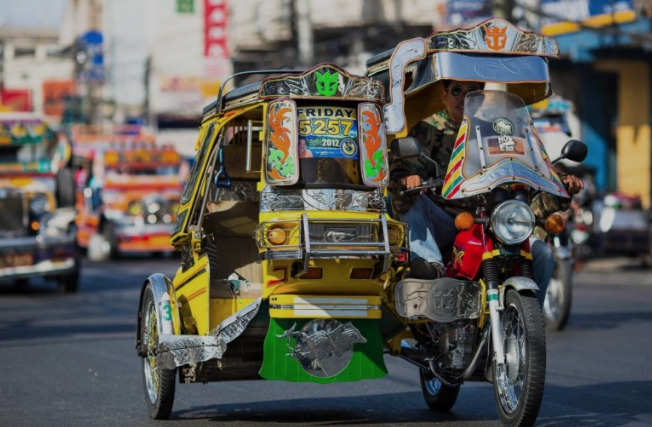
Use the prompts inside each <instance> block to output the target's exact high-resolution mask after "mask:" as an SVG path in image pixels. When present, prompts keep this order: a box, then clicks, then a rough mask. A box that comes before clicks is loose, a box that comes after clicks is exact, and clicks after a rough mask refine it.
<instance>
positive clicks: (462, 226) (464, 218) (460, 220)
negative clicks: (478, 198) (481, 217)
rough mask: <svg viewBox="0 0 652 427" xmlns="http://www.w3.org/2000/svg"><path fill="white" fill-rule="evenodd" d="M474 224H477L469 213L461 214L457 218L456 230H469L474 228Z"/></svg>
mask: <svg viewBox="0 0 652 427" xmlns="http://www.w3.org/2000/svg"><path fill="white" fill-rule="evenodd" d="M473 224H475V219H474V218H473V215H471V214H470V213H469V212H460V213H458V214H457V216H456V217H455V228H457V229H458V230H460V231H464V230H468V229H469V228H471V227H473Z"/></svg>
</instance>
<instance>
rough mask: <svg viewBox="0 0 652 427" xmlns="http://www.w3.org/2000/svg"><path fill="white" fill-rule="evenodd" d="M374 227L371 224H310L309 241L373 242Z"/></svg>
mask: <svg viewBox="0 0 652 427" xmlns="http://www.w3.org/2000/svg"><path fill="white" fill-rule="evenodd" d="M374 235H375V233H374V225H372V224H356V225H346V224H332V223H331V224H329V223H310V240H311V241H312V242H324V243H339V242H358V243H363V242H374V241H377V239H375V238H374Z"/></svg>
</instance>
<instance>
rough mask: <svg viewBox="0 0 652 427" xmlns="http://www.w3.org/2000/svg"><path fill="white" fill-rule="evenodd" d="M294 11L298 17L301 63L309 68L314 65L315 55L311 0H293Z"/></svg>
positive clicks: (298, 46) (298, 43)
mask: <svg viewBox="0 0 652 427" xmlns="http://www.w3.org/2000/svg"><path fill="white" fill-rule="evenodd" d="M292 13H293V14H294V16H295V17H296V19H295V23H296V38H297V50H298V51H299V64H300V65H301V66H302V67H304V68H308V67H310V66H311V65H312V63H313V61H314V57H315V47H314V44H313V36H312V22H311V20H310V4H309V0H293V1H292Z"/></svg>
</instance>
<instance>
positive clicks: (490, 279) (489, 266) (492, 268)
mask: <svg viewBox="0 0 652 427" xmlns="http://www.w3.org/2000/svg"><path fill="white" fill-rule="evenodd" d="M482 275H483V276H484V282H485V283H486V284H487V287H489V288H492V287H493V288H497V287H498V266H497V265H496V260H494V259H493V258H487V259H485V260H483V261H482Z"/></svg>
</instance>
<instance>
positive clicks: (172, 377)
mask: <svg viewBox="0 0 652 427" xmlns="http://www.w3.org/2000/svg"><path fill="white" fill-rule="evenodd" d="M150 304H151V305H154V292H153V291H152V288H151V285H147V288H146V289H145V294H144V295H143V303H142V306H141V311H140V312H141V318H140V328H141V339H143V340H144V339H145V337H146V336H149V335H150V334H149V333H148V332H146V331H147V328H148V326H149V325H148V322H147V313H148V311H149V305H150ZM153 313H154V316H156V310H154V311H153ZM156 322H157V323H155V324H154V326H156V324H158V319H156ZM153 344H155V346H158V338H157V339H156V340H155V343H153ZM142 345H143V346H145V347H147V343H146V342H143V343H142ZM148 365H149V360H148V359H147V357H143V358H142V373H143V389H144V392H145V401H146V402H147V408H148V410H149V415H150V417H152V418H153V419H155V420H166V419H168V418H170V414H171V413H172V406H173V405H174V392H175V386H176V377H177V370H176V369H172V370H170V369H162V368H158V369H157V370H156V371H157V372H156V375H157V377H158V384H159V387H158V391H157V392H156V399H155V401H152V400H151V399H150V397H149V392H148V390H149V388H148V385H147V374H146V371H147V370H148V369H149V366H148Z"/></svg>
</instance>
